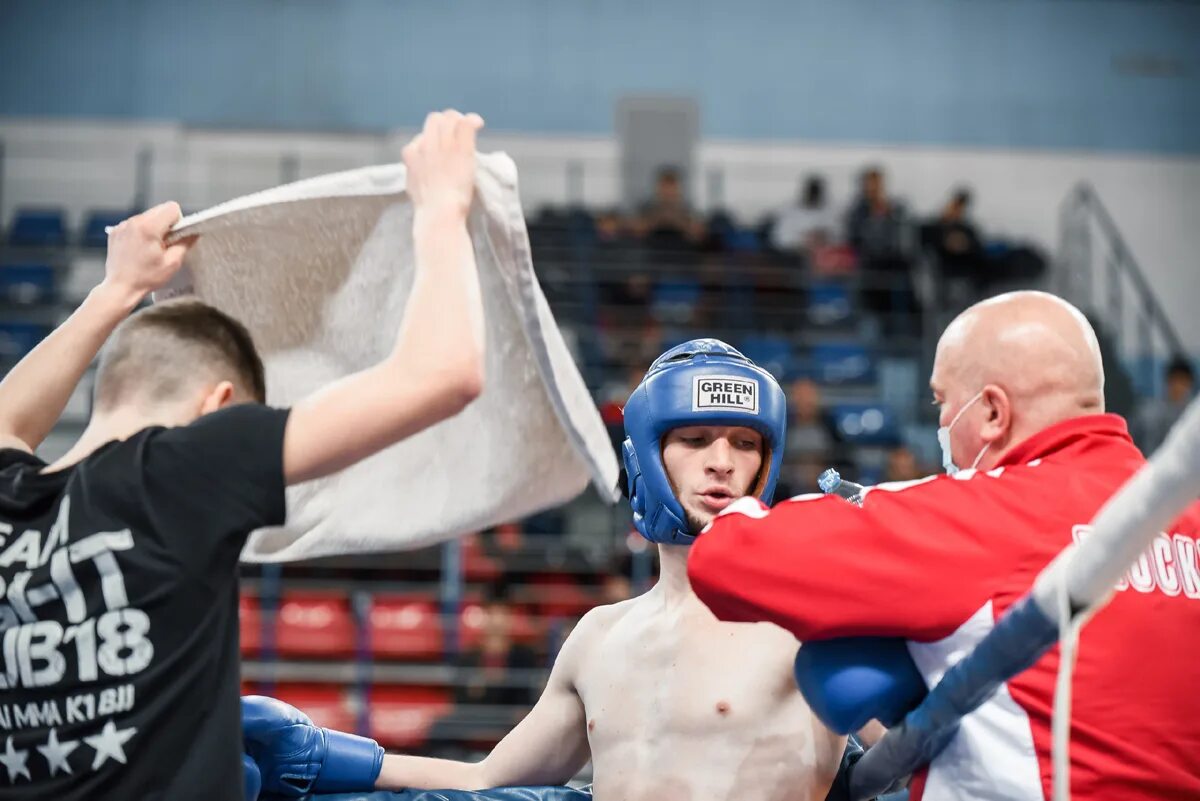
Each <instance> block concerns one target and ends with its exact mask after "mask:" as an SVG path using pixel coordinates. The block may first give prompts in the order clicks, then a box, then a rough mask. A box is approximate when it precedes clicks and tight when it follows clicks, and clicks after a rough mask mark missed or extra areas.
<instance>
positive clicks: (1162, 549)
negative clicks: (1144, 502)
mask: <svg viewBox="0 0 1200 801" xmlns="http://www.w3.org/2000/svg"><path fill="white" fill-rule="evenodd" d="M1091 533H1092V527H1091V526H1090V525H1080V526H1075V527H1074V528H1072V529H1071V537H1072V539H1074V540H1075V542H1076V543H1078V542H1081V541H1082V540H1084V539H1086V538H1087V537H1089V536H1090V535H1091ZM1198 553H1200V542H1198V541H1197V540H1196V539H1195V538H1193V537H1189V536H1187V535H1186V534H1166V533H1161V534H1159V535H1158V536H1157V537H1155V538H1154V540H1153V541H1152V542H1151V543H1150V547H1149V548H1147V549H1146V550H1145V551H1143V552H1142V555H1141V556H1139V557H1138V558H1137V561H1135V562H1134V563H1133V565H1132V566H1131V567H1130V568H1129V570H1127V571H1126V572H1125V576H1124V578H1122V579H1121V580H1120V581H1118V582H1117V589H1118V590H1120V591H1122V592H1124V591H1125V590H1127V589H1129V588H1130V587H1132V588H1133V589H1134V590H1136V591H1137V592H1143V593H1145V592H1154V591H1155V590H1157V591H1158V592H1161V593H1162V594H1164V595H1170V596H1175V595H1180V594H1182V595H1183V596H1184V597H1185V598H1192V599H1197V598H1200V561H1198V560H1197V554H1198Z"/></svg>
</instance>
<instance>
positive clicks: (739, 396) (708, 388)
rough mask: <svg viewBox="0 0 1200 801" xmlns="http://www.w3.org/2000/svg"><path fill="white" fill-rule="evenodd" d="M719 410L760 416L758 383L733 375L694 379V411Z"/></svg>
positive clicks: (704, 376) (706, 376)
mask: <svg viewBox="0 0 1200 801" xmlns="http://www.w3.org/2000/svg"><path fill="white" fill-rule="evenodd" d="M712 409H718V410H723V411H731V412H748V413H750V414H758V382H757V381H755V380H754V379H753V378H740V377H738V376H731V375H698V376H695V377H693V378H692V411H693V412H700V411H709V410H712Z"/></svg>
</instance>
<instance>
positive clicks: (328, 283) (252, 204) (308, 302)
mask: <svg viewBox="0 0 1200 801" xmlns="http://www.w3.org/2000/svg"><path fill="white" fill-rule="evenodd" d="M404 187H405V169H404V167H403V165H388V166H381V167H368V168H365V169H360V170H351V171H349V172H342V173H336V174H333V175H325V176H321V177H318V178H313V179H310V180H307V181H301V182H299V183H295V184H290V185H287V186H281V187H278V188H276V189H271V190H268V191H266V192H260V193H258V194H254V195H250V196H247V197H244V198H239V199H237V200H233V201H230V202H228V203H224V204H221V205H219V206H216V207H214V208H212V209H209V210H207V211H203V212H200V213H199V214H194V215H191V216H188V217H186V218H184V219H183V220H181V221H180V223H179V224H178V225H177V226H176V228H175V233H176V234H178V235H183V234H193V233H198V234H200V235H201V236H200V239H199V242H198V243H197V245H196V246H195V247H194V248H193V249H192V251H191V253H190V254H189V256H188V259H187V262H186V264H185V266H184V269H183V270H182V271H181V272H180V274H179V276H178V277H177V279H176V280H175V281H174V282H172V284H171V285H170V286H168V287H167V288H165V289H164V290H163V291H162V292H159V293H157V298H158V299H161V298H163V297H174V296H177V295H180V294H188V293H194V294H195V295H196V296H197V297H199V298H200V299H202V300H204V301H206V302H208V303H210V304H212V305H214V306H216V307H217V308H219V309H222V310H223V311H226V312H228V313H229V314H231V315H233V316H234V317H236V318H237V319H239V320H241V321H242V322H243V323H244V324H245V325H246V326H247V327H248V328H249V329H250V332H251V333H252V334H253V335H254V340H255V342H256V343H257V345H258V347H259V350H260V352H261V353H262V356H263V361H264V364H265V365H266V373H267V401H268V403H270V404H272V405H276V406H289V405H291V404H293V403H295V402H296V401H298V400H300V399H301V398H303V397H304V396H306V395H307V394H309V393H310V392H312V391H313V390H315V389H317V388H319V387H321V386H323V385H325V384H327V383H329V382H330V381H333V380H334V379H336V378H339V377H341V376H344V375H347V374H349V373H352V372H355V371H357V370H359V369H362V368H364V367H367V366H369V365H372V364H375V363H377V362H378V361H380V360H381V359H383V358H384V357H385V356H386V355H387V354H388V353H389V352H390V351H391V349H392V347H393V345H394V341H395V335H396V332H397V330H398V328H399V324H400V319H401V317H402V316H403V311H404V304H405V301H406V300H407V298H408V295H409V292H410V291H411V288H412V278H413V242H412V214H413V209H412V203H411V202H410V201H409V199H408V196H407V195H406V194H405V192H404ZM468 227H469V230H470V235H471V241H472V243H473V244H474V247H475V258H476V261H477V263H478V267H479V278H480V283H481V286H482V291H483V298H484V310H485V315H486V318H487V381H486V386H485V389H484V392H483V394H482V395H481V396H480V397H479V398H478V399H477V400H476V401H475V402H474V403H472V404H471V405H470V406H469V407H468V408H467V409H466V410H465V411H464V412H462V413H461V414H459V415H458V416H457V417H454V418H452V419H450V420H447V421H445V422H443V423H441V424H439V425H436V426H434V427H433V428H431V429H428V430H426V431H423V432H421V433H420V434H417V435H416V436H413V437H411V438H410V439H408V440H406V441H404V442H401V443H399V444H398V445H395V446H393V447H391V448H389V449H387V450H385V451H383V452H381V453H379V454H376V455H375V456H374V457H372V458H370V459H367V460H366V461H364V462H362V463H360V464H358V465H355V466H353V467H351V468H349V469H347V470H344V471H342V472H341V473H339V474H337V475H334V476H330V477H328V478H325V479H321V480H318V481H313V482H309V483H307V484H303V485H300V486H296V487H292V488H290V489H289V490H288V497H287V500H288V520H287V524H286V525H285V526H283V527H282V528H272V529H263V530H260V531H257V532H255V533H254V534H253V535H252V536H251V537H250V540H249V541H248V542H247V544H246V548H245V550H244V551H243V553H242V558H243V559H244V560H246V561H255V562H263V561H289V560H294V559H302V558H311V557H316V556H327V555H335V554H350V553H364V552H380V551H403V550H410V549H413V548H417V547H421V546H424V545H428V544H431V543H436V542H441V541H444V540H447V539H450V538H452V537H454V536H455V535H458V534H462V533H464V532H468V531H474V530H478V529H480V528H483V527H487V526H489V525H494V524H497V523H501V522H505V521H509V520H515V519H518V518H521V517H524V516H526V515H529V514H531V513H533V512H536V511H539V510H542V509H546V508H549V507H552V506H555V505H558V504H561V503H564V502H566V501H567V500H569V499H571V498H573V497H574V496H576V495H577V494H579V493H580V492H581V491H583V489H584V488H585V487H586V486H587V483H588V481H589V479H590V480H591V481H592V482H593V483H594V484H595V486H596V488H597V490H598V491H599V492H600V495H601V496H602V497H604V498H606V499H607V500H609V501H615V500H616V497H617V490H616V484H617V462H616V457H615V455H614V454H613V452H612V448H611V446H610V444H609V440H608V436H607V434H606V432H605V429H604V425H603V423H602V422H601V420H600V416H599V414H598V412H597V411H596V408H595V406H594V404H593V403H592V400H591V397H590V396H589V394H588V392H587V388H586V387H585V386H584V383H583V379H582V377H581V376H580V375H579V372H578V370H577V369H576V367H575V365H574V363H573V362H572V361H571V357H570V355H569V353H568V351H567V348H566V345H565V343H564V342H563V338H562V335H561V334H560V332H559V330H558V326H557V325H556V324H555V322H554V317H553V316H552V315H551V313H550V308H549V306H548V305H547V304H546V299H545V296H544V295H543V294H542V290H541V287H540V286H539V285H538V283H537V279H536V277H535V276H534V272H533V263H532V261H531V258H530V252H529V239H528V235H527V234H526V231H525V220H524V218H523V216H522V214H521V207H520V202H519V199H518V196H517V172H516V167H515V166H514V165H513V163H512V161H511V160H510V159H509V158H508V157H507V156H506V155H503V154H492V155H486V156H484V155H481V156H480V157H479V162H478V169H477V175H476V201H475V204H474V206H473V207H472V210H471V215H470V218H469V220H468Z"/></svg>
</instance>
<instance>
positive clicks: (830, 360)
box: [812, 342, 875, 384]
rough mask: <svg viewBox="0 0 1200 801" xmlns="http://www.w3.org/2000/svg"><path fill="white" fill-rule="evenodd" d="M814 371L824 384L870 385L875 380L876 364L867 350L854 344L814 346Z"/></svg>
mask: <svg viewBox="0 0 1200 801" xmlns="http://www.w3.org/2000/svg"><path fill="white" fill-rule="evenodd" d="M812 369H813V372H814V374H815V376H816V378H817V380H818V381H820V382H821V383H824V384H869V383H871V382H872V381H874V380H875V364H874V362H873V361H872V359H871V356H870V354H868V353H867V349H866V348H864V347H863V346H862V345H858V344H855V343H852V342H844V343H826V344H822V345H814V346H813V349H812Z"/></svg>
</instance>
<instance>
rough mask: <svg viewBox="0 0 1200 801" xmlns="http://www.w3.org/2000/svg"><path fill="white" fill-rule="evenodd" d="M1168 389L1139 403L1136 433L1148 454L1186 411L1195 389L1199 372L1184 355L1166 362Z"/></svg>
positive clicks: (1156, 447)
mask: <svg viewBox="0 0 1200 801" xmlns="http://www.w3.org/2000/svg"><path fill="white" fill-rule="evenodd" d="M1166 378H1167V391H1166V397H1164V398H1147V399H1146V400H1144V401H1142V402H1141V404H1140V405H1139V406H1138V410H1137V414H1136V417H1135V418H1134V424H1133V429H1134V437H1135V439H1136V440H1137V444H1138V447H1140V448H1141V449H1142V452H1143V453H1145V454H1146V455H1150V454H1152V453H1154V451H1156V450H1157V449H1158V446H1159V445H1162V442H1163V440H1164V439H1165V438H1166V436H1167V432H1168V431H1170V430H1171V426H1173V425H1175V422H1176V421H1177V420H1178V419H1179V416H1180V415H1181V414H1183V410H1184V409H1186V408H1187V405H1188V403H1190V402H1191V400H1192V397H1193V396H1194V394H1195V389H1196V373H1195V372H1194V371H1193V369H1192V365H1191V364H1190V363H1189V362H1188V360H1187V359H1185V358H1183V357H1182V356H1176V357H1175V358H1173V359H1172V360H1171V361H1170V362H1169V363H1168V364H1167V374H1166Z"/></svg>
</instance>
